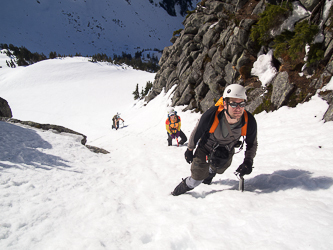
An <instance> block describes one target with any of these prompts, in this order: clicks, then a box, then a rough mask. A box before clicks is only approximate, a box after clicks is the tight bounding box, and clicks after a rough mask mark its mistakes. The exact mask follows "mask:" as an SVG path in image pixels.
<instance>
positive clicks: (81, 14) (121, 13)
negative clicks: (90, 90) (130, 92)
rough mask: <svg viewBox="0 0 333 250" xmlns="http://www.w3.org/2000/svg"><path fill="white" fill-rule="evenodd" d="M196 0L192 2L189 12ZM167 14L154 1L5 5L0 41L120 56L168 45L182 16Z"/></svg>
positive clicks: (17, 0) (41, 0)
mask: <svg viewBox="0 0 333 250" xmlns="http://www.w3.org/2000/svg"><path fill="white" fill-rule="evenodd" d="M197 2H199V1H196V0H195V1H192V5H193V8H195V6H196V3H197ZM175 6H176V9H177V8H178V10H177V11H176V13H177V16H170V15H169V14H168V13H167V11H166V10H165V9H164V8H162V7H161V6H160V4H159V1H158V0H103V1H94V0H65V1H63V0H34V1H21V0H11V1H3V2H2V3H1V7H0V16H1V25H0V43H6V44H13V45H15V46H18V47H20V46H24V47H26V48H27V49H29V50H30V51H31V52H38V53H44V54H45V55H47V56H48V55H49V53H50V52H51V51H55V52H57V53H58V54H61V55H69V54H73V55H74V54H76V53H79V54H82V55H83V56H86V55H89V56H91V55H94V54H97V53H104V54H106V55H108V56H112V55H113V54H117V55H121V53H122V52H126V53H132V54H133V53H134V52H136V51H141V50H146V49H147V50H148V49H151V50H153V49H158V50H163V48H164V47H166V46H170V45H171V42H170V41H169V40H170V38H171V37H172V33H173V32H174V31H175V30H178V29H181V28H183V25H182V21H183V20H184V18H185V17H183V16H181V15H180V7H179V6H178V5H175Z"/></svg>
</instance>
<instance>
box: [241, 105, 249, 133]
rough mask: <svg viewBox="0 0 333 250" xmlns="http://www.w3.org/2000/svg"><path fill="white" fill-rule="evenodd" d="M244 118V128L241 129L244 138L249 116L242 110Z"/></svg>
mask: <svg viewBox="0 0 333 250" xmlns="http://www.w3.org/2000/svg"><path fill="white" fill-rule="evenodd" d="M244 118H245V124H244V126H243V127H242V134H241V135H242V136H246V132H247V122H248V120H249V116H248V115H247V112H246V110H244Z"/></svg>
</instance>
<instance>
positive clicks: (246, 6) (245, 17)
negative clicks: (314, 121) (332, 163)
mask: <svg viewBox="0 0 333 250" xmlns="http://www.w3.org/2000/svg"><path fill="white" fill-rule="evenodd" d="M270 6H273V7H280V6H281V8H282V7H283V6H289V8H287V7H286V8H284V10H285V11H283V12H280V14H277V16H276V17H274V18H273V20H271V21H270V22H271V23H268V22H269V21H265V20H266V19H267V20H269V17H271V18H272V15H273V14H274V15H275V12H274V13H273V14H271V13H270V12H269V10H268V8H269V7H270ZM330 7H331V6H330V5H327V3H326V1H323V0H301V1H300V2H293V1H285V2H279V1H277V2H276V1H269V2H268V1H264V0H261V1H255V0H222V1H216V0H205V1H202V2H201V3H199V4H198V5H197V8H196V9H195V11H193V12H191V13H189V14H188V16H187V17H186V19H185V20H184V22H183V24H184V29H183V30H181V31H178V32H175V33H174V36H173V37H172V38H171V42H172V43H173V45H171V46H170V47H166V48H165V49H164V51H163V55H162V57H161V59H160V62H159V64H160V66H161V68H160V70H159V71H158V72H157V74H156V76H155V80H154V84H153V89H152V91H151V92H150V94H149V95H148V96H147V97H146V99H145V100H146V101H150V100H152V99H153V98H154V97H155V96H156V95H158V94H159V93H160V92H161V91H162V90H163V89H165V91H168V90H170V89H171V88H172V87H174V86H175V87H174V92H173V98H172V106H179V105H185V107H186V108H185V110H195V111H200V112H203V111H205V110H207V109H208V108H209V107H210V106H212V105H213V104H214V102H215V101H216V100H218V99H219V97H220V96H221V95H222V93H223V90H224V88H225V87H226V86H227V85H229V84H232V83H239V84H241V85H243V86H245V87H246V89H247V95H248V99H249V100H248V104H247V107H246V108H247V110H249V111H250V112H252V113H259V112H261V111H263V110H266V111H271V110H275V109H278V108H280V107H281V106H284V105H288V106H291V107H294V106H295V105H296V104H297V103H301V102H304V101H307V100H309V98H310V97H311V96H313V95H314V94H315V93H316V92H317V90H318V89H321V88H322V87H323V86H325V85H326V84H327V83H328V82H329V80H330V79H331V76H332V73H333V57H332V53H333V39H332V37H333V28H332V27H333V24H332V22H333V20H332V19H333V18H332V8H330ZM299 8H302V10H303V9H304V11H303V12H302V15H299V14H297V15H296V17H295V11H296V10H297V9H299ZM271 9H272V8H271ZM273 9H274V8H273ZM274 11H275V9H274ZM265 18H266V19H265ZM286 20H293V21H292V24H293V27H292V28H291V29H290V28H289V30H288V31H286V27H285V25H286ZM304 21H305V22H304ZM265 22H266V23H265ZM302 22H303V23H302ZM298 23H300V24H301V23H302V25H303V24H304V25H305V28H303V29H301V28H298V30H300V31H298V30H297V31H295V28H294V27H295V26H296V25H297V24H298ZM302 25H298V26H299V27H303V26H304V25H303V26H302ZM306 25H308V26H306ZM262 27H265V28H266V30H265V31H264V33H262V34H261V36H259V37H258V36H257V37H256V36H255V33H254V29H255V28H257V30H260V29H261V30H262ZM312 30H314V31H313V32H315V33H316V34H317V35H316V40H317V41H316V42H312V43H314V44H315V45H316V46H313V47H311V48H317V49H316V50H311V51H315V53H314V54H315V55H316V56H317V57H316V56H312V57H311V59H312V58H314V59H313V60H312V61H309V62H308V63H307V62H305V61H304V58H305V56H306V55H307V54H306V53H307V51H306V49H305V48H306V46H303V47H301V48H300V49H299V50H295V49H294V47H295V46H296V45H297V44H298V45H299V44H302V42H304V41H303V40H304V39H308V37H309V36H311V35H309V34H310V33H309V32H310V31H312ZM297 32H298V33H297ZM302 32H303V33H304V38H302V36H300V35H303V33H302ZM308 33H309V34H308ZM288 35H289V36H293V37H292V38H291V40H287V38H286V39H285V37H288ZM297 36H298V37H297ZM318 37H319V38H321V39H319V42H318ZM281 38H282V39H281ZM312 38H313V39H312ZM283 39H285V40H283ZM297 39H303V40H301V42H298V43H297ZM311 39H312V40H311V41H313V40H315V38H314V37H311ZM280 41H281V42H280ZM295 41H296V42H295ZM292 42H293V43H294V44H293V43H292ZM295 43H296V45H295ZM281 46H282V47H281ZM283 46H285V47H283ZM296 47H297V46H296ZM281 48H282V49H281ZM318 48H319V49H318ZM293 49H294V50H293ZM278 50H280V53H277V52H279V51H278ZM281 51H282V52H281ZM287 52H288V53H287ZM267 53H272V60H271V61H270V63H271V64H272V66H273V67H275V68H276V74H275V75H274V77H272V79H270V80H269V82H267V83H265V84H263V83H262V82H261V81H260V79H259V78H258V76H255V75H254V74H253V65H254V63H255V62H256V61H257V60H258V57H259V56H260V55H263V54H267ZM312 54H313V53H312ZM320 95H321V96H322V98H323V99H325V100H326V101H327V102H328V103H329V104H330V108H329V109H328V110H327V112H326V114H325V117H324V119H325V120H333V115H332V110H333V108H332V107H333V101H332V96H333V95H332V91H326V92H322V93H320Z"/></svg>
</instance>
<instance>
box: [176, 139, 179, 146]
mask: <svg viewBox="0 0 333 250" xmlns="http://www.w3.org/2000/svg"><path fill="white" fill-rule="evenodd" d="M176 141H177V147H179V142H178V137H176Z"/></svg>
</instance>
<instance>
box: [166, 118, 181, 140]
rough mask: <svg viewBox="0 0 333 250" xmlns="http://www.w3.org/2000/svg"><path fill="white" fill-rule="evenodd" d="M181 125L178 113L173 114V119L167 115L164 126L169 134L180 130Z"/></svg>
mask: <svg viewBox="0 0 333 250" xmlns="http://www.w3.org/2000/svg"><path fill="white" fill-rule="evenodd" d="M181 125H182V122H181V119H180V117H179V116H178V115H176V116H175V119H174V120H171V118H170V117H169V118H168V119H166V121H165V128H166V130H167V131H168V133H169V134H170V135H171V134H175V133H176V132H177V131H180V127H181Z"/></svg>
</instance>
